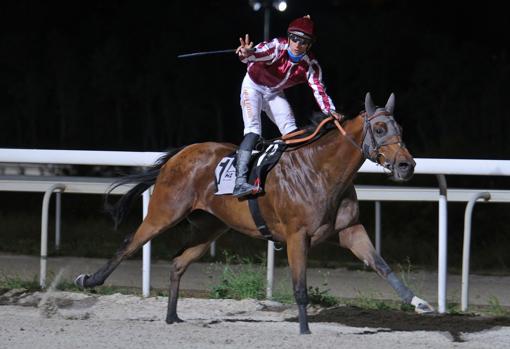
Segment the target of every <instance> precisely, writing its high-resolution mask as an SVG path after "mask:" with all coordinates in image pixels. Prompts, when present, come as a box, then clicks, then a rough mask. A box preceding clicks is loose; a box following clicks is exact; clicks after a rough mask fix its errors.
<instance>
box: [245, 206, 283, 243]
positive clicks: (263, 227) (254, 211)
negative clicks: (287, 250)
mask: <svg viewBox="0 0 510 349" xmlns="http://www.w3.org/2000/svg"><path fill="white" fill-rule="evenodd" d="M248 206H249V207H250V213H251V216H252V217H253V221H254V222H255V225H256V226H257V229H258V230H259V231H260V233H261V234H262V236H264V238H266V239H267V240H271V241H274V240H273V234H272V233H271V230H269V228H268V227H267V224H266V221H265V220H264V217H262V213H261V212H260V207H259V202H258V200H257V197H250V198H249V199H248ZM274 242H276V241H274Z"/></svg>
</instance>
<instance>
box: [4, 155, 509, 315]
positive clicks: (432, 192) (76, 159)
mask: <svg viewBox="0 0 510 349" xmlns="http://www.w3.org/2000/svg"><path fill="white" fill-rule="evenodd" d="M163 155H164V153H158V152H117V151H115V152H111V151H87V150H46V149H45V150H41V149H0V163H2V162H8V163H44V164H68V165H110V166H151V165H152V164H153V163H154V162H155V161H156V160H157V159H158V158H159V157H160V156H163ZM415 160H416V164H417V165H416V168H415V174H435V175H481V176H509V175H510V161H508V160H463V159H423V158H419V159H415ZM359 172H361V173H384V172H385V170H384V169H383V168H382V167H380V166H377V165H375V164H373V163H371V162H365V164H363V166H362V167H361V169H360V171H359ZM49 182H51V180H46V182H45V184H46V187H45V190H44V192H46V190H48V188H50V187H49V186H48V183H49ZM56 183H60V184H62V185H64V186H65V191H66V192H72V191H71V188H73V186H71V185H69V186H67V185H66V184H65V183H63V182H61V181H55V182H52V183H51V184H50V185H53V184H56ZM71 183H74V188H75V190H76V192H82V193H98V192H97V187H94V185H91V186H90V187H89V188H87V186H88V185H89V184H90V183H89V182H88V180H82V181H81V182H80V181H79V180H78V181H74V180H73V181H71ZM38 185H41V183H40V182H38V180H33V179H31V180H29V181H24V182H16V183H15V181H14V182H12V179H11V182H9V179H6V181H5V182H2V181H1V180H0V190H11V191H40V190H33V189H36V188H37V187H38ZM93 188H94V189H93ZM356 188H357V192H358V199H360V200H373V201H376V202H378V201H386V200H388V201H437V202H438V203H439V211H440V214H439V251H440V252H439V256H438V305H439V309H438V310H439V312H441V313H444V312H445V311H446V309H445V306H446V275H447V270H446V266H447V263H446V262H447V245H446V240H447V229H446V219H447V201H464V202H469V200H470V199H469V198H466V195H469V196H473V195H474V194H476V195H478V193H480V192H487V190H484V189H481V190H480V191H477V190H473V189H453V190H452V189H450V190H448V200H447V196H446V191H444V193H442V192H441V193H440V191H439V190H438V189H437V188H409V187H375V186H371V187H369V186H357V187H356ZM60 190H62V189H60ZM488 192H489V193H490V197H491V198H490V202H510V199H509V198H510V195H509V192H508V191H504V190H489V191H488ZM102 193H104V191H103V192H102ZM144 200H148V195H144ZM144 207H145V205H144ZM471 211H472V209H471ZM41 229H42V228H41ZM376 230H377V229H376ZM379 231H380V229H379ZM377 240H378V238H377V236H376V245H377ZM379 242H380V237H379ZM41 244H42V242H41ZM42 247H43V246H42V245H41V256H42V255H43V251H42ZM271 253H274V250H273V248H271V246H269V247H268V261H269V260H270V258H271V256H270V254H271ZM146 254H148V256H146ZM273 258H274V257H273ZM146 263H147V265H145V264H146ZM273 268H274V266H273V265H269V264H268V285H271V284H272V278H273ZM143 270H144V276H143V280H144V282H143V290H144V295H148V290H149V288H150V286H149V283H150V281H149V280H150V276H149V277H148V276H147V275H146V273H147V274H148V275H150V245H148V248H146V247H144V267H143ZM271 292H272V290H270V289H268V295H269V296H270V295H271Z"/></svg>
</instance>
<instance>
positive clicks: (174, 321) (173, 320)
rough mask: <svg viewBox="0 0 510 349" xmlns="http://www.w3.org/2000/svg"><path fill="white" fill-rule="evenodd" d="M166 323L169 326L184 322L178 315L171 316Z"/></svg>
mask: <svg viewBox="0 0 510 349" xmlns="http://www.w3.org/2000/svg"><path fill="white" fill-rule="evenodd" d="M165 322H166V323H167V324H169V325H171V324H178V323H179V322H184V320H182V319H181V318H179V317H178V316H177V315H175V316H169V317H167V318H166V320H165Z"/></svg>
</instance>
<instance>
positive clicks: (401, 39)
mask: <svg viewBox="0 0 510 349" xmlns="http://www.w3.org/2000/svg"><path fill="white" fill-rule="evenodd" d="M288 5H289V7H288V10H287V11H286V12H284V13H279V12H277V11H272V13H271V15H272V17H271V33H272V34H271V36H272V37H273V36H279V35H285V31H286V28H287V25H288V23H289V22H290V21H291V20H292V19H294V18H296V17H299V16H302V15H305V14H310V15H311V17H312V19H313V20H314V21H315V23H316V28H317V32H318V41H317V43H316V44H315V45H314V46H313V48H312V50H313V51H314V52H315V53H316V55H317V56H318V58H319V61H320V63H321V66H322V69H323V72H324V81H325V83H326V85H327V87H328V93H329V94H330V96H331V97H332V99H333V100H334V102H335V104H336V106H337V109H338V110H340V111H341V112H343V113H346V114H348V115H356V114H357V113H358V112H359V111H361V110H362V109H363V99H364V95H365V93H366V92H367V91H370V92H371V93H372V96H373V98H374V100H375V102H376V104H380V105H383V104H385V103H386V99H387V98H388V96H389V94H390V93H391V92H394V93H395V94H396V98H397V103H396V118H397V120H398V121H399V123H400V124H401V125H402V126H403V127H404V140H405V141H406V143H407V145H408V147H409V149H410V150H411V152H412V153H413V155H414V156H415V157H433V158H441V157H451V158H482V159H507V158H508V155H509V154H510V142H508V140H507V135H508V130H509V128H510V115H509V113H510V108H509V106H508V101H509V97H510V94H509V92H510V89H509V87H508V85H509V81H510V58H509V55H508V54H509V52H508V44H507V41H508V33H509V32H510V31H509V29H510V21H509V20H508V13H507V12H506V11H504V10H503V9H502V5H500V2H498V1H486V2H483V3H480V2H475V3H473V4H471V3H466V2H463V1H405V0H371V1H366V0H324V1H318V0H315V1H308V0H304V1H296V0H289V4H288ZM245 33H249V34H250V35H251V38H252V39H253V41H254V42H255V43H258V42H260V41H261V40H262V39H263V12H262V11H259V12H254V11H253V10H252V9H251V7H250V6H249V5H248V1H247V0H246V1H244V0H243V1H241V0H225V1H218V0H211V1H204V2H193V1H184V0H182V1H181V0H173V1H165V2H150V1H149V2H140V1H120V0H109V1H65V2H64V1H62V2H54V1H48V2H43V1H26V0H25V1H23V0H21V1H7V2H2V3H1V4H0V91H1V92H0V125H1V127H0V147H4V148H10V147H12V148H50V149H82V150H86V149H96V150H132V151H162V150H165V149H168V148H170V147H175V146H180V145H185V144H190V143H194V142H201V141H209V140H212V141H227V142H233V143H239V142H240V140H241V137H242V117H241V111H240V107H239V89H240V84H241V81H242V78H243V76H244V74H245V71H246V66H245V65H244V64H242V63H240V62H239V60H238V59H237V57H236V56H235V55H234V54H224V55H217V56H206V57H197V58H189V59H181V60H179V59H177V58H176V56H177V55H178V54H180V53H188V52H195V51H205V50H217V49H227V48H235V47H236V46H237V45H238V38H239V37H240V36H242V35H244V34H245ZM288 97H289V100H290V102H291V105H292V107H293V109H294V111H295V114H296V117H297V120H298V123H299V124H300V125H305V124H307V123H308V120H309V119H308V118H309V116H310V115H312V113H314V112H317V111H318V110H319V109H318V107H317V105H316V104H315V101H314V99H313V96H312V93H311V91H310V89H309V88H308V87H307V86H299V87H296V88H292V89H290V90H288ZM264 122H265V126H264V127H265V129H264V136H265V137H266V138H272V137H274V136H277V132H276V128H275V127H274V126H272V125H271V124H270V122H269V121H268V119H267V118H266V119H264ZM359 181H360V182H367V183H371V182H374V181H377V182H378V183H381V178H380V176H378V177H377V179H375V178H373V177H371V176H365V177H363V176H360V177H359ZM448 182H449V184H454V185H460V186H473V185H474V186H480V187H484V188H489V187H499V188H501V187H503V188H504V187H506V186H508V181H507V180H506V179H504V178H498V177H491V178H489V177H484V178H473V177H463V176H453V177H450V178H448ZM423 183H426V184H432V185H436V184H437V183H436V181H435V178H434V177H433V176H422V177H421V178H420V177H419V176H417V177H415V179H413V181H412V182H411V184H412V185H417V184H423ZM20 195H21V194H20ZM17 197H19V196H16V198H17ZM2 201H3V202H4V203H6V200H2ZM2 206H3V208H2V210H3V212H7V211H9V209H11V210H12V209H13V207H14V206H12V205H10V204H9V205H2ZM483 206H484V207H483V208H481V209H479V211H477V212H478V213H477V215H478V218H477V217H475V218H476V219H475V221H474V227H473V229H478V231H479V232H480V231H482V232H483V234H482V237H475V240H474V246H482V247H483V248H484V251H486V252H483V253H484V254H486V255H487V257H494V256H493V254H494V249H495V248H500V249H501V251H500V254H499V255H498V256H497V257H494V258H495V260H493V261H492V262H490V263H488V264H489V265H496V266H499V267H505V268H506V267H507V266H508V264H509V263H510V262H509V257H508V254H507V253H506V252H505V251H506V247H508V246H509V245H510V240H509V239H510V238H509V237H508V236H509V234H510V231H509V228H508V224H507V222H506V221H505V220H504V219H503V218H504V217H505V214H506V212H507V209H505V207H504V205H492V206H491V208H488V207H489V205H483ZM18 209H20V208H18ZM463 209H464V206H462V207H460V206H459V207H458V208H456V206H455V204H453V205H451V212H452V213H451V215H452V216H451V217H450V225H453V226H451V227H450V232H451V233H450V235H451V236H453V237H452V238H451V239H454V240H453V241H452V245H451V246H452V249H455V248H457V250H456V251H457V252H458V246H459V235H460V232H461V231H462V222H463V221H462V219H463V217H462V214H463ZM370 210H371V208H370ZM370 210H369V209H367V213H366V222H367V225H368V226H369V227H371V224H372V223H371V221H370V220H371V217H372V213H371V211H370ZM477 210H478V208H477ZM383 215H384V216H383V223H385V224H387V225H390V226H392V228H393V232H392V233H389V234H395V235H394V236H395V239H398V240H399V241H404V240H405V239H409V241H407V240H405V241H407V243H411V244H413V243H415V244H418V242H417V241H419V240H416V239H422V238H424V239H425V240H426V241H428V244H429V245H430V251H429V252H424V251H422V252H420V253H421V254H420V256H419V257H418V256H417V257H413V258H415V259H417V260H418V261H422V262H423V263H426V262H431V261H433V260H435V253H436V252H435V250H434V249H435V248H436V246H435V245H434V244H436V242H435V241H436V240H437V238H436V236H435V234H436V232H437V226H436V225H437V223H436V222H437V217H436V208H434V206H433V205H432V204H427V205H422V206H419V205H418V206H412V205H407V204H405V205H404V204H398V203H395V204H385V206H384V207H383ZM409 217H411V218H409ZM477 219H478V220H477ZM402 229H405V231H402ZM409 231H412V233H410V232H409ZM452 232H453V233H452ZM399 234H401V235H399ZM391 236H392V235H389V237H388V240H392V237H391ZM411 237H412V239H411ZM414 237H416V239H415V238H414ZM402 239H404V240H402ZM476 239H479V240H476ZM455 246H456V247H455ZM392 251H393V250H391V249H390V250H389V251H388V254H389V255H390V256H391V255H392ZM393 252H394V255H395V256H397V255H399V256H402V254H401V253H402V251H401V249H396V250H394V251H393ZM432 253H433V254H434V255H433V258H430V257H431V256H430V255H431V254H432ZM454 253H455V252H454ZM410 254H411V255H413V254H412V253H410ZM413 256H414V255H413ZM395 258H397V257H395ZM491 263H492V264H491Z"/></svg>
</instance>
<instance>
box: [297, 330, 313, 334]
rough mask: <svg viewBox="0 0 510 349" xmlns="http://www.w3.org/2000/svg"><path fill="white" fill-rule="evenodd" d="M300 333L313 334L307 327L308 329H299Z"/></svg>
mask: <svg viewBox="0 0 510 349" xmlns="http://www.w3.org/2000/svg"><path fill="white" fill-rule="evenodd" d="M299 334H312V332H311V331H310V330H309V329H307V330H302V331H299Z"/></svg>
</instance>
